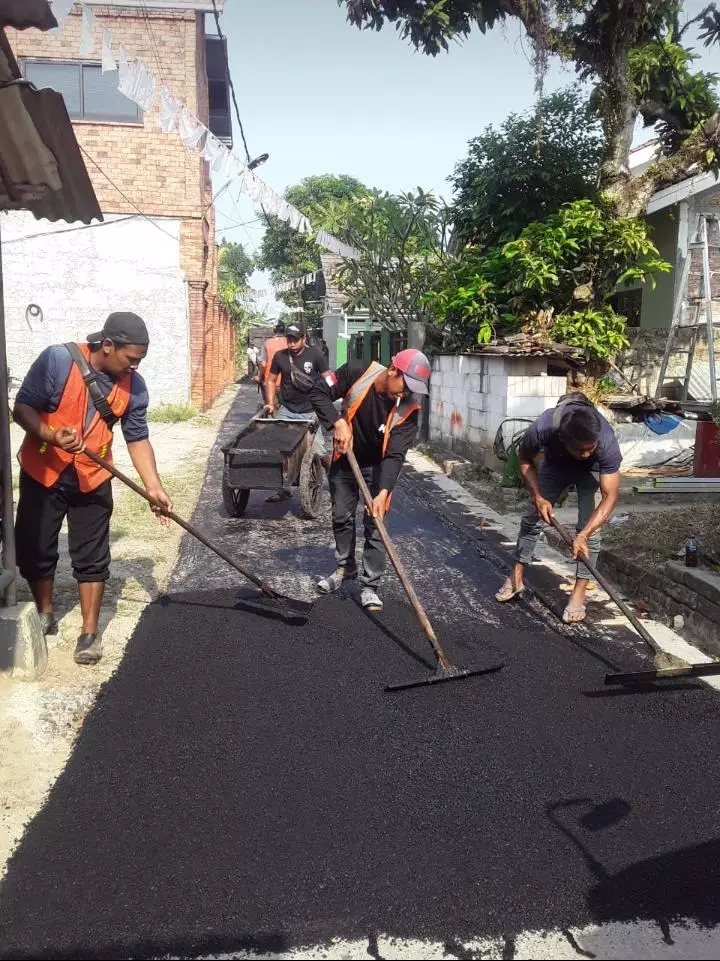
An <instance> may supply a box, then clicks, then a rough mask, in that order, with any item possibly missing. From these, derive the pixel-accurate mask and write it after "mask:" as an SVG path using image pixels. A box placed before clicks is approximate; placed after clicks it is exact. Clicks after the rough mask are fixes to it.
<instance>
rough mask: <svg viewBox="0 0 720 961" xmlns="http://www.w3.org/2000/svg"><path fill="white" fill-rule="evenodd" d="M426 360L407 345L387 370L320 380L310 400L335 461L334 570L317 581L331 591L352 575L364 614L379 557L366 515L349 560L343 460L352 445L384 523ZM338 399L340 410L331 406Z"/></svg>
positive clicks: (349, 492)
mask: <svg viewBox="0 0 720 961" xmlns="http://www.w3.org/2000/svg"><path fill="white" fill-rule="evenodd" d="M429 381H430V362H429V361H428V359H427V357H426V356H425V354H423V353H422V352H421V351H419V350H416V349H414V348H409V349H407V350H401V351H400V352H399V353H398V354H396V355H395V356H394V357H393V359H392V362H391V364H390V366H389V367H383V366H382V364H378V363H376V362H375V361H372V362H368V361H363V360H353V361H350V362H349V363H347V364H345V365H343V366H342V367H340V368H339V369H338V370H337V371H336V373H335V374H330V375H329V376H327V377H326V378H325V381H324V382H323V381H320V382H319V383H318V384H317V386H316V387H315V388H314V390H313V392H312V395H311V398H312V402H313V406H314V408H315V411H316V412H317V414H318V417H319V418H320V422H321V423H322V425H323V427H325V428H326V429H327V430H330V429H332V430H333V431H334V435H335V436H334V441H335V445H334V446H335V459H334V462H333V465H332V467H331V468H330V474H329V482H330V496H331V499H332V522H333V533H334V535H335V556H336V561H337V564H336V569H335V572H334V573H333V574H331V575H330V576H329V577H324V578H323V579H322V580H321V581H319V582H318V585H317V587H318V590H319V591H321V592H322V593H326V594H327V593H331V592H333V591H337V590H338V589H339V588H340V586H341V585H342V583H343V581H347V580H354V579H355V578H357V577H358V576H359V580H360V585H361V594H360V597H361V603H362V606H363V608H364V609H365V610H368V611H375V612H378V611H381V610H382V608H383V604H382V601H381V600H380V597H379V596H378V594H377V590H376V587H377V585H378V583H379V581H380V578H381V577H382V575H383V572H384V570H385V563H386V560H387V558H386V553H385V548H384V546H383V544H382V541H381V539H380V535H379V533H378V531H377V528H376V526H375V524H374V522H373V518H372V517H371V516H370V515H369V514H368V513H367V512H366V513H365V515H364V528H365V544H364V548H363V555H362V565H361V568H360V570H358V567H357V562H356V558H355V536H356V535H355V514H356V511H357V505H358V500H359V496H360V492H359V490H358V485H357V481H356V480H355V477H354V475H353V473H352V470H351V468H350V465H349V464H348V461H347V458H346V457H345V456H344V454H345V453H346V451H347V450H348V447H350V446H352V448H353V451H354V453H355V456H356V458H357V461H358V464H359V466H360V469H361V471H362V474H363V477H364V478H365V480H366V481H367V484H368V487H369V488H370V491H371V493H372V495H373V515H374V516H375V517H380V518H384V516H385V514H386V512H387V511H388V509H389V506H390V497H391V494H392V490H393V487H394V486H395V482H396V481H397V478H398V475H399V474H400V470H401V468H402V465H403V463H404V462H405V456H406V455H407V452H408V450H409V449H410V447H411V446H412V444H413V442H414V441H415V437H416V435H417V428H418V419H419V418H418V412H419V410H420V404H419V403H418V402H417V400H416V396H417V395H426V394H427V393H428V392H429V388H428V385H429ZM340 399H342V413H340V412H338V411H337V410H336V408H335V406H334V402H335V401H338V400H340Z"/></svg>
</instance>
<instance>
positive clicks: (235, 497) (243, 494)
mask: <svg viewBox="0 0 720 961" xmlns="http://www.w3.org/2000/svg"><path fill="white" fill-rule="evenodd" d="M222 499H223V506H224V508H225V510H226V511H227V513H228V514H229V515H230V517H242V515H243V514H244V513H245V508H246V507H247V506H248V501H249V500H250V491H249V490H241V489H239V488H237V487H230V485H229V484H228V482H227V479H226V478H225V477H223V482H222Z"/></svg>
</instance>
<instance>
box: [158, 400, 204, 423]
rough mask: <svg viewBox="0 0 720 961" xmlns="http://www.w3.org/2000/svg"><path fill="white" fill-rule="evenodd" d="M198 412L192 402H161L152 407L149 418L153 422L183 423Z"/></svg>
mask: <svg viewBox="0 0 720 961" xmlns="http://www.w3.org/2000/svg"><path fill="white" fill-rule="evenodd" d="M196 413H197V411H196V410H195V408H194V407H193V405H192V404H160V406H159V407H151V408H150V410H149V411H148V413H147V419H148V420H149V421H150V422H151V423H153V424H181V423H183V422H184V421H186V420H192V419H193V417H194V416H195V415H196Z"/></svg>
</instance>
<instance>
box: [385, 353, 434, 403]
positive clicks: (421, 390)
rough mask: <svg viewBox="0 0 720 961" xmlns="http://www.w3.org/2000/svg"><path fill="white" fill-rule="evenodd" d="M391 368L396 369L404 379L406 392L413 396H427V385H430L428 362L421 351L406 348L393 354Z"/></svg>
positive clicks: (428, 391)
mask: <svg viewBox="0 0 720 961" xmlns="http://www.w3.org/2000/svg"><path fill="white" fill-rule="evenodd" d="M392 365H393V367H396V368H397V369H398V370H399V371H400V372H401V373H402V375H403V377H404V378H405V383H406V384H407V387H408V390H411V391H412V392H413V394H429V393H430V390H429V388H428V384H429V383H430V361H429V360H428V359H427V357H426V356H425V354H423V352H422V351H421V350H416V349H415V348H414V347H408V348H407V350H401V351H400V353H399V354H395V356H394V357H393V359H392Z"/></svg>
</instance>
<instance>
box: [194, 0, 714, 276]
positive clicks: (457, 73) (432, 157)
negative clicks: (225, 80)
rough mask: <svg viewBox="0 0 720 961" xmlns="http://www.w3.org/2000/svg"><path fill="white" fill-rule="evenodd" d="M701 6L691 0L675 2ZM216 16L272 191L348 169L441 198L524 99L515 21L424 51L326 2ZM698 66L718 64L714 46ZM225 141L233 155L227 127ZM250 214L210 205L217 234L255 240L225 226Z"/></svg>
mask: <svg viewBox="0 0 720 961" xmlns="http://www.w3.org/2000/svg"><path fill="white" fill-rule="evenodd" d="M700 7H701V0H692V2H691V3H689V4H687V6H686V9H687V10H689V11H694V10H696V9H699V8H700ZM211 20H212V18H211V17H210V16H208V32H210V31H211V29H212V26H211ZM221 22H222V26H223V32H224V33H225V34H226V36H227V38H228V51H229V60H230V70H231V74H232V77H233V81H234V83H235V88H236V92H237V95H238V103H239V107H240V114H241V117H242V120H243V125H244V127H245V133H246V136H247V140H248V145H249V148H250V152H251V154H252V155H253V156H256V155H258V154H260V153H264V152H267V153H269V154H270V159H269V160H268V162H267V163H266V164H265V165H264V166H263V167H261V168H260V169H259V170H258V173H260V175H261V176H262V177H263V178H264V179H265V180H266V181H267V182H268V183H269V184H271V185H272V186H273V187H274V188H275V189H277V190H280V191H282V190H283V189H284V188H285V187H287V186H289V185H290V184H293V183H296V182H297V181H298V180H300V179H302V178H303V177H306V176H308V175H310V174H320V173H338V174H339V173H347V174H353V175H354V176H356V177H358V178H359V179H360V180H362V181H364V182H365V183H367V184H368V185H369V186H373V187H379V188H381V189H385V190H390V191H399V190H404V189H411V188H413V187H415V186H417V185H420V186H422V187H423V188H425V189H431V190H433V191H435V192H436V193H438V194H440V195H443V196H445V197H446V198H447V199H450V196H451V191H450V186H449V184H448V183H447V177H448V175H449V174H450V173H451V172H452V169H453V165H454V164H455V162H456V161H457V160H459V159H460V158H462V157H463V156H464V154H465V150H466V145H467V142H468V140H470V139H471V138H472V137H473V136H476V135H477V134H478V133H480V131H481V130H482V129H483V128H484V127H485V126H487V125H488V124H498V123H501V122H502V120H503V119H504V118H505V117H506V116H507V115H508V114H509V113H511V112H512V111H520V110H524V109H526V108H528V107H530V106H531V105H532V103H533V100H534V96H533V74H532V68H531V66H530V63H529V61H528V56H529V47H528V45H527V42H525V43H523V40H522V31H521V28H520V25H519V24H518V23H517V22H516V21H511V22H510V23H509V24H508V26H507V27H505V28H501V29H496V30H494V31H491V32H489V33H488V34H487V35H485V36H483V35H482V34H481V33H480V32H479V31H476V32H474V33H473V34H472V36H471V37H470V38H469V39H468V40H466V41H465V42H464V43H463V44H454V45H453V46H452V47H451V49H450V52H449V53H448V54H441V55H439V56H438V57H436V58H434V59H433V58H432V57H426V56H424V55H423V54H420V53H416V52H415V51H414V50H412V49H411V48H410V47H409V46H408V44H407V43H406V42H404V41H402V40H401V39H400V38H399V37H398V35H397V34H396V32H395V30H394V28H392V27H390V28H387V27H386V28H385V29H384V30H383V31H381V32H380V33H374V32H372V33H371V32H369V31H362V32H361V31H359V30H357V29H356V28H354V27H351V26H350V25H349V24H348V23H347V22H346V20H345V13H344V7H343V8H341V7H338V5H337V3H336V0H226V2H225V13H224V14H223V16H222V20H221ZM703 66H705V67H706V68H707V69H712V68H715V69H720V55H719V54H718V52H717V48H715V50H714V52H713V55H712V56H708V55H705V56H704V58H703ZM572 80H573V72H572V70H571V69H570V68H564V67H562V66H560V65H559V64H558V63H557V62H554V63H553V64H552V66H551V69H550V72H549V74H548V77H547V80H546V89H548V90H552V89H554V88H556V87H559V86H564V85H566V84H568V83H571V82H572ZM234 149H235V152H236V153H238V154H239V155H241V156H242V155H243V148H242V142H241V140H240V136H239V132H238V131H237V130H235V147H234ZM233 194H235V192H234V191H233ZM254 219H255V212H254V209H253V205H252V203H251V202H250V201H249V199H248V198H247V197H245V196H241V197H239V198H237V197H236V196H230V197H228V196H227V195H226V196H225V197H223V198H220V200H219V201H218V235H219V236H223V235H224V236H226V237H227V239H228V240H237V241H239V242H241V243H243V244H244V245H245V246H246V247H248V248H250V247H251V246H256V245H257V244H258V243H259V242H260V239H261V237H262V225H261V224H260V223H250V224H247V225H246V226H244V227H237V226H232V225H233V224H235V225H236V224H238V223H242V222H245V221H252V220H254ZM253 283H254V285H255V286H258V285H259V284H260V283H261V279H260V278H259V277H256V278H255V279H254V281H253Z"/></svg>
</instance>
